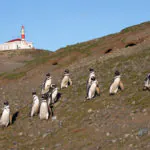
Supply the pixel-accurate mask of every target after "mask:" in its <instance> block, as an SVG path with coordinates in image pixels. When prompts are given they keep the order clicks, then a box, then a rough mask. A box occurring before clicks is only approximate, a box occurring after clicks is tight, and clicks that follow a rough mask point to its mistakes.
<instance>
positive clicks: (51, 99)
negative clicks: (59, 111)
mask: <svg viewBox="0 0 150 150" xmlns="http://www.w3.org/2000/svg"><path fill="white" fill-rule="evenodd" d="M51 88H52V90H51V92H50V93H49V96H48V105H50V104H54V103H55V102H56V101H57V95H58V88H57V87H56V84H52V85H51Z"/></svg>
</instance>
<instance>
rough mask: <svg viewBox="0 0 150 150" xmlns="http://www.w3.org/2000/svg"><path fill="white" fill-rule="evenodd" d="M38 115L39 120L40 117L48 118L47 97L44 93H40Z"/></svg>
mask: <svg viewBox="0 0 150 150" xmlns="http://www.w3.org/2000/svg"><path fill="white" fill-rule="evenodd" d="M39 117H40V119H41V120H42V119H46V120H48V118H49V108H48V104H47V98H46V96H45V95H42V100H41V105H40V113H39Z"/></svg>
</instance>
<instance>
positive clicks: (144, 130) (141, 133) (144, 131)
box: [138, 128, 148, 136]
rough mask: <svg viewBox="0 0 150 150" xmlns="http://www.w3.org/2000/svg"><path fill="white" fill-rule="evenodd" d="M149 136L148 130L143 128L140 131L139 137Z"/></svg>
mask: <svg viewBox="0 0 150 150" xmlns="http://www.w3.org/2000/svg"><path fill="white" fill-rule="evenodd" d="M146 134H148V128H142V129H140V130H139V131H138V136H143V135H146Z"/></svg>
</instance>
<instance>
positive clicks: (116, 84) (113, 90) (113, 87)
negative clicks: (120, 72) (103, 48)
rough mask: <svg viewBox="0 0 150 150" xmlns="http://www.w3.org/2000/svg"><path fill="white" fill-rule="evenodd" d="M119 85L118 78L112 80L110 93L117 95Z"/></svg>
mask: <svg viewBox="0 0 150 150" xmlns="http://www.w3.org/2000/svg"><path fill="white" fill-rule="evenodd" d="M119 83H120V78H119V77H118V78H116V79H115V80H114V82H113V83H112V85H111V86H110V93H117V91H118V87H119Z"/></svg>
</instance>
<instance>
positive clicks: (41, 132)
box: [0, 22, 150, 150]
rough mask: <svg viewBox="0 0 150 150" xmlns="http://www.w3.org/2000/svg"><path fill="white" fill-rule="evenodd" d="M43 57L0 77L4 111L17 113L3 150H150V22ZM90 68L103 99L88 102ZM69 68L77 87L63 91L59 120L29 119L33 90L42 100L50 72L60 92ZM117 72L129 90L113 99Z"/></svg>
mask: <svg viewBox="0 0 150 150" xmlns="http://www.w3.org/2000/svg"><path fill="white" fill-rule="evenodd" d="M40 56H41V55H40ZM43 56H44V57H42V58H41V57H36V58H37V59H34V61H33V60H27V63H26V64H25V65H23V66H22V67H20V68H18V69H15V70H14V71H13V72H11V71H10V72H9V73H7V75H6V74H3V75H2V76H1V81H0V82H1V87H0V99H1V103H0V107H1V108H2V106H3V102H4V100H8V101H9V103H10V107H11V112H12V114H16V116H15V119H14V122H13V124H12V125H11V126H9V127H8V128H4V129H3V128H2V129H0V132H1V136H0V149H1V150H3V149H4V150H5V149H9V150H10V149H11V150H12V149H13V150H15V149H21V150H26V149H31V150H37V149H41V150H108V149H109V150H110V149H111V150H149V149H150V117H149V114H150V101H149V96H150V93H149V91H143V90H142V88H143V81H144V78H145V77H146V75H147V73H149V70H150V65H149V62H150V23H149V22H147V23H142V24H140V25H136V26H133V27H129V28H126V29H124V30H122V31H121V32H119V33H116V34H113V35H109V36H106V37H102V38H98V39H94V40H91V41H87V42H84V43H79V44H76V45H72V46H67V47H65V48H62V49H59V50H58V51H56V52H54V53H51V54H48V55H47V54H46V56H45V55H43ZM40 58H41V59H40ZM90 67H92V68H94V69H95V71H96V75H97V79H98V81H99V85H100V89H101V95H100V97H96V98H95V99H93V100H91V101H88V102H84V99H85V95H86V80H87V77H88V74H89V72H88V69H89V68H90ZM65 68H68V69H70V72H71V78H72V80H73V86H72V87H69V88H68V89H63V90H60V93H61V99H60V101H59V102H57V103H56V105H55V108H54V110H55V115H56V116H57V119H56V120H54V121H52V119H51V118H50V119H49V120H48V121H41V120H39V117H38V116H35V117H34V118H30V117H29V113H30V108H31V103H32V95H31V92H32V90H33V89H36V91H37V92H38V95H39V96H40V91H41V84H42V82H43V80H44V78H45V74H46V73H47V72H50V73H51V74H52V77H53V82H54V83H56V84H57V85H58V86H59V87H60V82H61V77H62V73H63V71H64V69H65ZM116 69H118V70H119V71H120V72H121V75H122V80H123V83H124V85H125V90H124V91H123V92H119V93H117V95H115V96H109V93H108V90H109V86H110V83H111V81H112V79H113V74H114V71H115V70H116ZM22 72H23V73H24V74H23V75H21V76H13V75H14V74H15V75H19V74H21V73H22ZM12 76H13V78H12ZM10 79H11V80H10Z"/></svg>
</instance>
